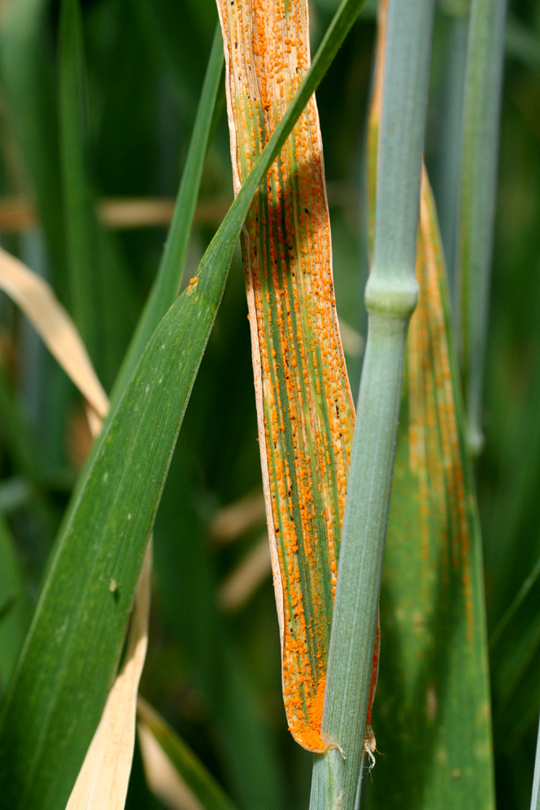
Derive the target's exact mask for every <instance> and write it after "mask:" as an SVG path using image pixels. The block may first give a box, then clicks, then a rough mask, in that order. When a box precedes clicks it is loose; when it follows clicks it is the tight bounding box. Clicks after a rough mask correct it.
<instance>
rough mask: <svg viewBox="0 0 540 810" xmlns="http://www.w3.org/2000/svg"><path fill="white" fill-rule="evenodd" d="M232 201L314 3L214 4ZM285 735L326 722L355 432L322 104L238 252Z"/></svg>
mask: <svg viewBox="0 0 540 810" xmlns="http://www.w3.org/2000/svg"><path fill="white" fill-rule="evenodd" d="M218 8H219V13H220V19H221V24H222V27H223V32H224V41H225V53H226V62H227V97H228V111H229V126H230V134H231V154H232V161H233V176H234V183H235V190H236V191H237V192H238V190H239V189H240V186H241V183H242V182H243V181H244V180H245V178H246V177H247V175H248V173H249V170H250V168H251V164H252V162H253V160H254V159H255V158H256V157H257V155H258V154H259V153H260V152H261V150H262V148H263V146H264V144H265V143H266V141H267V140H268V139H269V137H270V135H271V134H272V132H273V130H274V129H275V126H276V124H277V122H278V121H279V120H280V118H281V117H282V116H283V113H284V112H285V110H286V107H287V105H288V103H289V102H290V100H291V98H292V97H293V95H294V93H295V91H296V90H297V88H298V86H299V84H300V81H301V79H302V77H303V75H304V74H305V72H306V70H307V69H308V66H309V30H308V26H307V4H306V3H305V2H304V0H295V1H294V2H291V3H273V2H269V3H262V4H260V3H257V2H253V1H252V0H238V1H237V2H236V3H234V4H232V5H231V3H229V2H226V0H221V2H219V3H218ZM242 248H243V257H244V268H245V275H246V290H247V298H248V307H249V319H250V325H251V342H252V357H253V366H254V376H255V393H256V401H257V413H258V417H259V447H260V450H261V462H262V471H263V482H264V488H265V499H266V508H267V516H268V533H269V538H270V548H271V556H272V564H273V565H272V567H273V573H274V584H275V590H276V601H277V607H278V616H279V621H280V634H281V645H282V679H283V696H284V702H285V710H286V714H287V721H288V724H289V729H290V731H291V733H292V735H293V736H294V738H295V740H296V741H297V742H299V743H300V744H301V745H303V746H304V747H305V748H307V749H308V750H312V751H322V750H324V749H325V747H326V746H325V744H324V742H323V741H322V740H321V738H320V722H321V717H322V703H323V698H324V685H325V678H326V663H327V655H328V642H329V633H330V625H331V621H332V610H333V601H334V592H335V583H336V572H337V560H338V548H339V539H340V534H341V522H342V519H343V512H344V508H345V493H346V482H347V472H348V467H349V456H350V451H351V443H352V434H353V426H354V405H353V401H352V396H351V393H350V389H349V383H348V378H347V371H346V367H345V360H344V357H343V350H342V346H341V340H340V336H339V327H338V321H337V315H336V309H335V298H334V291H333V282H332V267H331V248H330V220H329V215H328V207H327V203H326V190H325V183H324V176H323V170H322V144H321V136H320V129H319V124H318V117H317V109H316V106H315V100H314V99H312V100H311V101H310V102H309V104H308V106H307V107H306V110H305V111H304V113H303V114H302V116H301V117H300V119H299V121H298V124H297V125H296V127H295V129H294V130H293V133H292V135H291V137H290V138H289V140H288V141H287V144H286V146H285V147H284V148H283V150H282V151H281V153H280V156H279V158H278V161H276V163H274V165H273V167H272V170H271V172H270V173H269V175H268V178H267V180H266V183H265V185H263V187H262V188H261V189H260V190H259V192H258V194H257V195H256V197H255V200H254V202H253V205H252V207H251V209H250V212H249V214H248V217H247V219H246V225H245V231H244V238H243V242H242Z"/></svg>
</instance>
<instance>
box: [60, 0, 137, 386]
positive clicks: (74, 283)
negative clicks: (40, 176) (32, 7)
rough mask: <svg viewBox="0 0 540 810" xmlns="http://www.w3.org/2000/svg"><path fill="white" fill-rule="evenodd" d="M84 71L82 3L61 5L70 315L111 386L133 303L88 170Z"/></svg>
mask: <svg viewBox="0 0 540 810" xmlns="http://www.w3.org/2000/svg"><path fill="white" fill-rule="evenodd" d="M84 70H85V60H84V43H83V30H82V19H81V11H80V6H79V0H62V3H61V13H60V32H59V121H60V127H59V129H60V147H61V170H62V190H63V197H64V211H65V214H64V221H65V233H66V245H67V259H68V271H69V280H70V284H69V287H70V290H71V304H72V307H71V310H72V313H73V317H74V320H75V322H76V324H77V327H78V329H79V331H80V333H81V336H82V339H83V341H84V344H85V346H86V348H87V350H88V353H89V354H90V357H91V358H92V360H93V362H94V364H95V365H96V368H97V370H98V373H99V375H100V377H101V378H102V379H103V380H104V382H105V385H106V386H107V387H108V386H109V385H110V383H111V382H112V380H113V379H114V377H115V375H116V373H117V370H118V366H119V364H120V361H121V358H122V356H123V354H124V351H125V348H126V345H127V342H128V338H129V335H130V333H131V329H132V318H133V311H134V304H133V296H132V290H131V286H130V284H129V282H128V279H127V276H126V274H125V272H124V268H123V265H122V262H121V260H120V255H119V252H118V249H117V246H116V245H115V244H114V243H113V241H112V235H111V233H110V232H106V231H105V230H104V229H103V228H102V226H101V225H100V223H99V221H98V218H97V213H96V204H95V199H94V193H93V189H92V184H91V179H90V172H89V170H88V166H87V163H88V161H87V151H88V150H87V148H86V142H87V140H88V131H87V130H88V127H87V124H86V115H85V113H86V83H85V81H84V78H85V77H84ZM98 313H99V316H98Z"/></svg>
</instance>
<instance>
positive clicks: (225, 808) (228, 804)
mask: <svg viewBox="0 0 540 810" xmlns="http://www.w3.org/2000/svg"><path fill="white" fill-rule="evenodd" d="M137 715H138V726H139V737H140V739H141V749H142V754H143V760H144V763H145V770H146V776H147V780H148V782H149V784H150V787H151V788H152V789H153V790H154V792H155V793H156V795H158V796H159V797H160V798H162V800H163V801H164V802H165V804H167V806H173V807H178V806H182V798H184V802H185V803H186V804H189V800H190V799H191V803H192V804H193V799H195V802H196V803H197V806H200V807H201V808H203V810H234V807H235V806H234V804H233V802H232V801H231V800H230V799H229V797H228V796H226V795H225V793H224V792H223V790H222V789H221V788H220V786H219V785H218V783H217V782H216V781H215V779H214V778H213V776H212V775H211V774H210V773H208V771H207V770H206V769H205V767H204V766H203V765H202V763H201V762H199V760H198V759H197V758H196V757H195V755H194V754H193V753H192V752H191V751H190V749H189V748H188V746H187V745H186V744H185V743H184V741H183V740H182V739H181V738H180V737H179V736H178V735H177V734H176V732H174V731H173V729H172V728H171V727H170V726H169V725H168V724H167V723H166V722H165V721H164V720H163V718H162V717H160V716H159V714H158V713H157V712H156V711H154V709H152V707H151V706H149V704H148V703H146V701H144V700H142V699H141V698H139V702H138V711H137ZM156 747H157V749H158V750H156ZM160 753H161V756H160ZM163 758H165V761H166V762H168V764H169V767H170V768H172V769H173V772H174V775H175V776H176V779H174V776H171V775H170V771H169V769H168V768H167V765H165V764H164V762H163ZM165 769H166V770H165ZM186 792H187V796H186Z"/></svg>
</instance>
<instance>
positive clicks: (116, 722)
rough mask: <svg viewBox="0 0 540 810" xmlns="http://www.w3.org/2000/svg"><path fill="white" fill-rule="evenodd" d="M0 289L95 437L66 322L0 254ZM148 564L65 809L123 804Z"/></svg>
mask: <svg viewBox="0 0 540 810" xmlns="http://www.w3.org/2000/svg"><path fill="white" fill-rule="evenodd" d="M0 287H2V288H3V289H4V290H5V291H6V292H7V293H8V294H9V295H10V296H11V297H12V298H13V300H15V301H16V302H17V303H18V304H19V306H20V307H21V308H22V310H23V311H24V312H25V313H26V315H27V316H28V317H29V319H30V320H31V322H32V323H33V325H34V326H35V328H36V330H37V332H38V334H39V335H40V336H41V338H42V339H43V340H44V342H45V343H46V344H47V346H48V347H49V349H50V351H51V353H52V354H53V356H54V357H55V358H56V360H57V361H58V363H59V364H60V365H61V366H62V368H63V369H64V371H66V373H67V374H68V376H69V377H70V379H71V380H72V382H74V383H75V385H77V387H78V388H79V390H80V391H81V393H83V395H84V396H85V397H86V400H87V402H88V405H89V406H90V408H91V410H90V411H89V413H88V416H89V421H90V428H91V431H92V433H93V435H94V436H97V435H98V434H99V432H100V430H101V426H102V420H103V418H104V416H105V415H106V412H107V410H108V401H107V397H106V395H105V392H104V391H103V389H102V387H101V385H100V383H99V380H98V379H97V376H96V374H95V372H94V369H93V367H92V364H91V361H90V358H89V357H88V354H87V352H86V349H85V347H84V345H83V343H82V341H81V339H80V337H79V334H78V333H77V331H76V329H75V325H74V324H73V322H72V321H71V318H70V317H69V315H68V314H67V313H66V312H65V310H64V309H63V307H62V306H61V304H59V302H58V301H57V300H56V298H55V297H54V294H53V293H52V290H51V289H50V288H49V287H48V285H47V284H46V283H45V282H44V281H43V280H42V279H41V278H40V277H39V276H37V275H36V274H34V273H32V272H31V271H30V270H28V269H27V268H26V267H24V265H23V264H22V263H21V262H19V261H18V260H17V259H15V258H13V257H12V256H9V254H7V253H5V252H4V251H1V250H0ZM6 544H7V539H6V540H5V542H4V543H3V545H2V552H3V556H4V558H5V559H4V562H5V564H6V566H7V572H8V577H9V578H10V579H11V580H13V579H14V575H15V567H14V560H13V559H12V556H10V555H9V553H8V552H9V547H8V546H7V545H6ZM150 560H151V552H150V547H148V549H147V552H146V558H145V563H144V564H143V570H142V573H141V578H140V580H139V584H138V587H137V594H136V597H135V603H134V613H133V617H132V620H131V623H130V633H129V639H128V643H127V647H126V655H125V662H124V665H123V667H122V671H121V672H120V674H119V675H118V677H117V678H116V681H115V683H114V685H113V688H112V689H111V692H110V694H109V697H108V699H107V704H106V706H105V710H104V712H103V716H102V718H101V721H100V724H99V727H98V729H97V731H96V733H95V735H94V738H93V740H92V744H91V746H90V748H89V749H88V752H87V754H86V758H85V761H84V763H83V767H82V769H81V771H80V772H79V776H78V777H77V782H76V784H75V787H74V789H73V791H72V793H71V796H70V799H69V802H68V810H78V808H81V809H82V810H84V808H86V807H87V806H88V802H90V801H92V802H97V803H98V805H101V804H103V805H106V806H107V807H123V806H124V803H125V798H126V794H127V789H128V782H129V774H130V770H131V762H132V758H133V748H134V742H135V717H134V715H135V704H136V700H137V689H138V685H139V680H140V676H141V672H142V668H143V666H144V660H145V656H146V646H147V624H148V611H149V602H150V568H151V562H150ZM8 564H9V565H8ZM12 584H13V582H12ZM109 588H110V590H111V591H112V592H114V591H115V588H116V583H115V580H114V579H111V582H110V584H109ZM16 597H17V598H18V600H19V602H20V601H21V599H22V593H20V594H16ZM22 607H23V608H24V602H23V604H22ZM22 618H24V613H21V605H19V604H17V605H16V611H15V614H14V615H13V616H12V617H11V619H10V622H9V624H8V627H7V629H8V631H10V630H11V636H13V632H14V631H15V630H16V629H18V627H19V626H20V624H21V619H22ZM3 635H5V632H4V629H3V628H2V632H1V633H0V640H2V636H3ZM8 640H12V639H8ZM21 642H22V639H21ZM20 646H21V645H19V646H18V648H17V645H14V644H13V643H12V644H11V645H10V647H9V648H8V649H7V650H6V661H7V663H6V667H7V666H8V664H9V662H10V660H11V659H10V653H11V651H12V648H13V647H16V653H17V654H18V652H19V651H20ZM13 663H14V662H13ZM2 674H4V673H2Z"/></svg>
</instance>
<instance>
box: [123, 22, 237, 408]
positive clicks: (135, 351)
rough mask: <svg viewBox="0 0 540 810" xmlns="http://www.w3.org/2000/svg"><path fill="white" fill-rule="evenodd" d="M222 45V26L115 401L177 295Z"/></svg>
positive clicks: (218, 81) (213, 107)
mask: <svg viewBox="0 0 540 810" xmlns="http://www.w3.org/2000/svg"><path fill="white" fill-rule="evenodd" d="M223 62H224V59H223V43H222V39H221V32H220V29H219V26H218V27H217V29H216V33H215V36H214V42H213V44H212V51H211V53H210V58H209V60H208V67H207V70H206V77H205V80H204V84H203V89H202V92H201V99H200V101H199V107H198V109H197V117H196V119H195V124H194V127H193V134H192V136H191V142H190V145H189V151H188V154H187V157H186V162H185V165H184V171H183V173H182V181H181V183H180V188H179V191H178V196H177V198H176V204H175V207H174V215H173V220H172V222H171V227H170V229H169V235H168V238H167V242H166V245H165V250H164V251H163V256H162V259H161V262H160V266H159V270H158V274H157V277H156V280H155V282H154V285H153V287H152V291H151V293H150V296H149V298H148V301H147V303H146V305H145V308H144V310H143V313H142V315H141V318H140V319H139V323H138V324H137V329H136V331H135V334H134V336H133V339H132V341H131V343H130V346H129V350H128V352H127V354H126V357H125V358H124V361H123V363H122V368H121V370H120V373H119V375H118V377H117V379H116V382H115V387H114V391H113V394H112V399H113V401H114V400H115V397H116V396H118V395H119V394H120V393H121V392H122V391H123V389H124V387H125V385H126V383H127V381H128V379H129V377H130V375H131V373H132V371H133V369H134V367H135V365H136V363H137V361H138V359H139V357H140V356H141V354H142V351H143V349H144V347H145V346H146V344H147V343H148V340H149V339H150V336H151V335H152V332H153V331H154V329H155V328H156V326H157V325H158V323H159V321H160V320H161V318H162V317H163V315H164V314H165V313H166V312H167V310H168V308H169V307H170V306H171V304H172V303H173V301H174V299H175V298H176V296H177V295H178V291H179V289H180V286H181V280H182V273H183V270H184V263H185V259H186V253H187V249H188V243H189V236H190V233H191V226H192V224H193V216H194V214H195V206H196V204H197V198H198V196H199V186H200V183H201V176H202V171H203V165H204V159H205V157H206V152H207V150H208V145H209V141H210V133H211V131H212V121H213V115H214V110H215V107H216V98H217V94H218V89H219V84H220V81H221V77H222V74H223Z"/></svg>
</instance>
